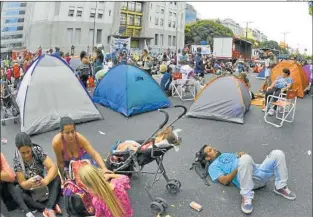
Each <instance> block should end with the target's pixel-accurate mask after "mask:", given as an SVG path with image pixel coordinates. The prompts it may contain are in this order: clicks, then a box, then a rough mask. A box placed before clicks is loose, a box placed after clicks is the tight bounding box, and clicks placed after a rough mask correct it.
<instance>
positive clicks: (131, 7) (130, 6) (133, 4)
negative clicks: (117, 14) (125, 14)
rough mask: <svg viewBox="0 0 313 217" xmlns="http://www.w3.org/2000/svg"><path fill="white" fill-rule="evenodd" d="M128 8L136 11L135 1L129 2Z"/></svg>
mask: <svg viewBox="0 0 313 217" xmlns="http://www.w3.org/2000/svg"><path fill="white" fill-rule="evenodd" d="M128 10H129V11H135V2H128Z"/></svg>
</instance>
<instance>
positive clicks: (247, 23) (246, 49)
mask: <svg viewBox="0 0 313 217" xmlns="http://www.w3.org/2000/svg"><path fill="white" fill-rule="evenodd" d="M245 23H246V40H248V28H249V24H250V23H253V22H252V21H247V22H245ZM247 53H248V48H247V42H245V56H244V59H245V61H246V59H247Z"/></svg>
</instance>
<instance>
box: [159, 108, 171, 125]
mask: <svg viewBox="0 0 313 217" xmlns="http://www.w3.org/2000/svg"><path fill="white" fill-rule="evenodd" d="M159 112H162V113H163V114H164V115H165V120H164V121H163V123H162V124H161V125H160V126H159V129H162V128H163V127H164V126H165V125H166V124H167V122H168V119H169V115H168V113H167V112H166V111H164V110H163V109H159Z"/></svg>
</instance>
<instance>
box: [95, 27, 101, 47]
mask: <svg viewBox="0 0 313 217" xmlns="http://www.w3.org/2000/svg"><path fill="white" fill-rule="evenodd" d="M101 38H102V29H97V39H96V43H97V44H101Z"/></svg>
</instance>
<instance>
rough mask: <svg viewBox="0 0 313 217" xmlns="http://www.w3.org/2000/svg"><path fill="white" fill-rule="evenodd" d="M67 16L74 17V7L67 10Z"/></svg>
mask: <svg viewBox="0 0 313 217" xmlns="http://www.w3.org/2000/svg"><path fill="white" fill-rule="evenodd" d="M68 16H69V17H74V7H72V6H71V7H70V8H69V9H68Z"/></svg>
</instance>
